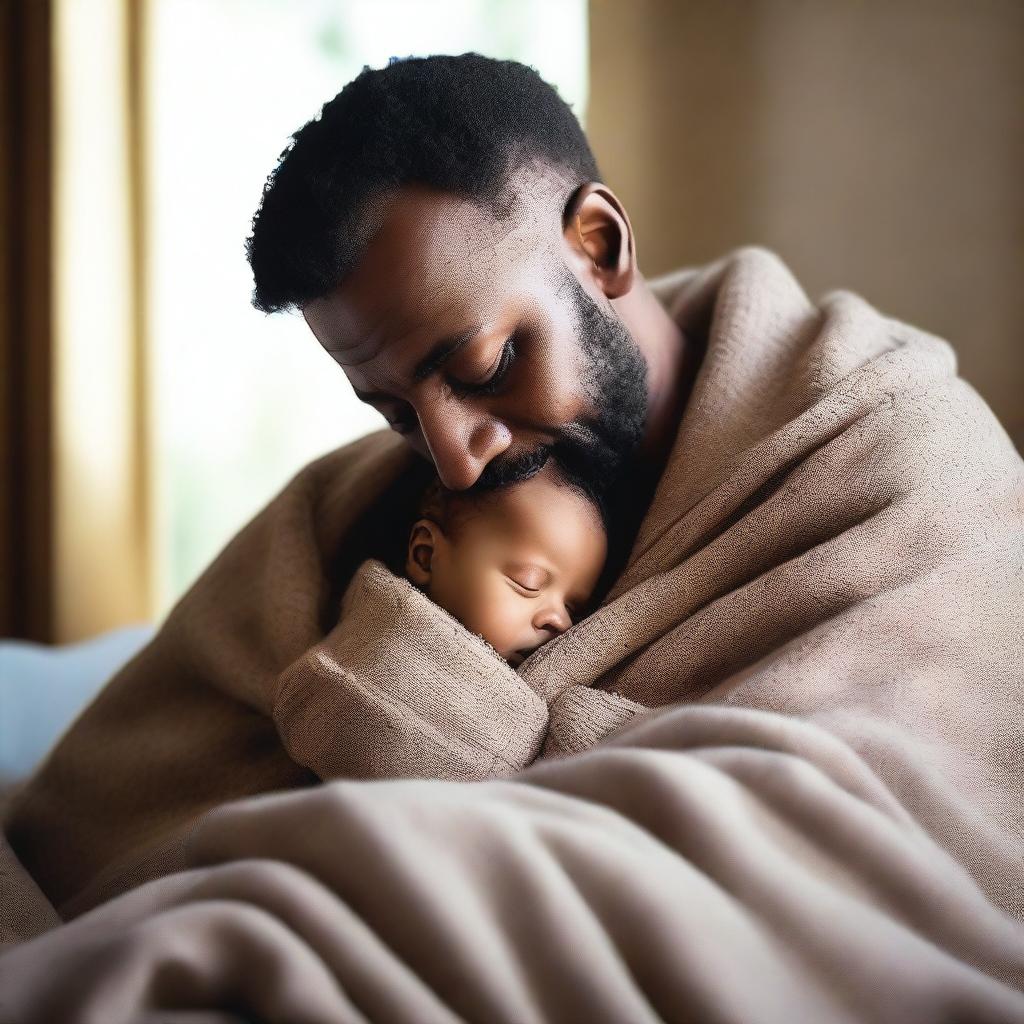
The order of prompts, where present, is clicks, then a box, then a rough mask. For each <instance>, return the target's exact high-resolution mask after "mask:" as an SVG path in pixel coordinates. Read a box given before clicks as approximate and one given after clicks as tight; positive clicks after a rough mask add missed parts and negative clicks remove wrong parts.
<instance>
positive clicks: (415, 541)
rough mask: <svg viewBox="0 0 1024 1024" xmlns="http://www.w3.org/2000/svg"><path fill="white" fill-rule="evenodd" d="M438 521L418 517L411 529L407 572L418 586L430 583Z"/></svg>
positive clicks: (406, 560)
mask: <svg viewBox="0 0 1024 1024" xmlns="http://www.w3.org/2000/svg"><path fill="white" fill-rule="evenodd" d="M436 531H437V523H433V522H431V521H430V520H429V519H417V520H416V522H415V523H413V526H412V529H411V530H410V531H409V550H408V553H407V555H406V559H405V574H406V576H408V577H409V579H410V580H412V582H413V583H415V584H416V585H417V586H418V587H425V586H427V585H429V583H430V576H431V569H432V566H433V562H434V552H435V549H436V544H437V533H436Z"/></svg>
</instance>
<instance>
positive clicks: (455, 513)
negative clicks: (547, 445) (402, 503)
mask: <svg viewBox="0 0 1024 1024" xmlns="http://www.w3.org/2000/svg"><path fill="white" fill-rule="evenodd" d="M548 465H549V466H550V467H551V468H550V469H549V470H547V471H548V472H550V473H551V475H552V479H554V480H556V481H557V482H558V483H559V484H560V485H562V486H565V487H569V488H570V489H571V490H573V491H575V493H576V494H578V495H579V496H580V497H582V498H584V499H586V500H587V501H589V502H590V504H591V506H592V508H593V509H594V511H596V512H597V514H598V517H599V518H600V520H601V526H602V527H603V528H604V530H605V532H606V533H608V532H610V526H611V523H610V521H609V512H608V505H607V502H606V501H604V499H603V497H602V496H601V495H600V494H599V493H596V492H591V491H589V490H587V489H586V488H584V487H582V486H580V485H579V484H577V483H576V482H575V481H571V480H569V479H568V478H567V477H566V476H565V475H564V474H563V473H562V472H561V470H560V469H559V467H558V464H557V463H556V462H553V461H549V463H548ZM508 486H511V487H514V486H516V485H515V484H510V485H508ZM501 492H502V488H492V489H491V490H486V491H480V492H475V491H474V492H470V493H467V492H466V491H453V490H450V489H449V488H447V487H445V486H444V484H442V483H441V480H440V478H439V477H436V476H435V477H434V478H433V479H432V480H431V481H430V482H429V483H428V484H427V487H426V489H425V490H424V492H423V494H422V496H421V498H420V501H419V505H418V507H417V510H416V518H417V519H429V520H431V521H432V522H435V523H437V525H438V526H440V527H441V529H442V530H444V532H445V533H446V534H447V535H448V536H449V537H456V536H458V531H459V528H460V527H461V526H462V525H463V524H464V523H465V522H466V520H467V519H468V518H469V517H470V516H472V515H473V514H474V513H479V512H481V511H483V509H485V508H486V506H487V504H488V503H489V502H491V501H494V500H496V499H497V498H498V497H500V495H501Z"/></svg>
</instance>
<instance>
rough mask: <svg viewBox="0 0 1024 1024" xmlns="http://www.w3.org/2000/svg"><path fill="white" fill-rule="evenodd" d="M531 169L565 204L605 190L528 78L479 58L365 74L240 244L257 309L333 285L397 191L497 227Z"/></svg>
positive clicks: (580, 138)
mask: <svg viewBox="0 0 1024 1024" xmlns="http://www.w3.org/2000/svg"><path fill="white" fill-rule="evenodd" d="M534 165H539V169H543V170H550V171H554V172H555V174H556V175H557V178H558V180H560V181H564V184H565V189H566V197H568V195H569V194H571V193H572V192H573V191H575V190H576V188H578V187H579V185H581V184H583V183H585V182H587V181H601V180H602V179H601V178H600V175H599V171H598V168H597V162H596V161H595V159H594V155H593V153H591V151H590V145H589V144H588V142H587V138H586V136H585V135H584V133H583V129H582V128H581V127H580V124H579V121H578V120H577V119H576V116H575V115H574V114H573V112H572V109H571V108H570V107H569V105H568V104H567V103H566V102H565V101H564V100H563V99H562V98H561V97H560V96H559V95H558V92H557V91H556V90H555V89H554V87H553V86H551V85H549V84H548V83H547V82H545V81H544V80H543V79H542V78H541V77H540V75H539V74H538V73H537V71H536V70H535V69H534V68H532V67H529V66H528V65H525V64H520V63H518V62H517V61H513V60H495V59H493V58H491V57H484V56H482V55H480V54H478V53H463V54H460V55H458V56H455V55H434V56H430V57H406V58H402V59H399V58H397V57H392V58H391V60H390V61H389V63H388V65H387V67H384V68H378V69H374V68H370V67H368V66H367V67H364V68H363V70H362V72H361V73H360V74H359V75H358V76H357V77H356V78H354V79H353V80H352V81H351V82H349V83H348V85H346V86H345V88H344V89H342V90H341V92H340V93H338V95H337V96H335V97H334V99H332V100H330V101H329V102H328V103H326V104H324V107H323V109H322V110H321V111H320V114H319V116H318V117H316V118H314V119H313V120H312V121H309V122H308V123H307V124H305V125H304V126H303V127H302V128H300V129H299V130H298V131H297V132H296V133H295V134H294V135H293V136H292V138H291V141H290V144H289V146H288V148H286V149H285V151H284V152H283V153H282V154H281V158H280V160H279V161H278V164H277V167H276V168H275V169H274V171H273V172H272V173H271V175H270V177H269V178H268V179H267V183H266V185H265V187H264V189H263V198H262V200H261V202H260V206H259V209H257V211H256V214H255V216H254V217H253V222H252V234H251V235H250V237H249V239H248V240H247V242H246V254H247V256H248V258H249V265H250V266H251V267H252V271H253V277H254V279H255V285H256V287H255V290H254V292H253V305H254V306H255V307H256V308H257V309H260V310H262V311H263V312H265V313H272V312H276V311H278V310H282V309H290V308H295V307H301V306H302V305H304V304H305V303H307V302H309V301H310V300H311V299H314V298H319V297H320V296H322V295H326V294H327V293H328V292H329V291H330V290H331V289H332V288H334V287H335V286H336V285H338V284H340V283H341V281H342V280H343V279H344V278H345V276H346V275H347V274H348V273H349V272H350V271H351V270H352V269H353V268H354V267H355V266H356V264H357V262H358V260H359V257H360V255H361V253H362V250H363V248H364V247H365V245H366V243H367V242H368V241H369V238H370V236H371V232H372V229H373V227H374V223H373V216H372V210H373V207H372V206H371V204H372V203H373V201H374V200H375V199H377V198H383V197H385V196H386V195H387V194H388V193H389V192H391V191H392V190H394V189H396V188H399V187H401V186H403V185H405V184H411V183H419V184H422V185H425V186H428V187H433V188H436V189H439V190H441V191H444V192H448V193H453V194H455V195H457V196H459V197H461V198H464V199H468V200H471V201H473V202H475V203H477V204H478V205H480V206H481V207H482V208H484V209H486V210H488V211H489V212H491V213H492V214H493V215H494V217H495V218H496V219H498V220H503V219H505V218H507V217H508V216H510V215H511V213H512V211H513V209H514V205H513V199H512V197H511V196H510V191H509V179H510V178H511V176H512V175H513V174H514V173H515V172H516V171H518V170H519V169H521V168H523V167H529V166H534Z"/></svg>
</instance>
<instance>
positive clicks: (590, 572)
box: [425, 470, 607, 667]
mask: <svg viewBox="0 0 1024 1024" xmlns="http://www.w3.org/2000/svg"><path fill="white" fill-rule="evenodd" d="M434 530H435V536H436V540H435V547H434V551H433V553H432V559H431V566H430V579H429V581H428V583H427V585H426V586H425V590H426V592H427V594H428V596H429V597H430V598H431V599H432V600H434V601H436V602H437V603H438V604H439V605H441V606H442V607H443V608H445V609H447V610H448V611H449V612H450V613H451V614H452V615H454V616H455V617H456V618H457V619H459V620H460V621H461V622H462V623H463V624H464V625H465V626H466V627H467V628H468V629H469V630H470V631H471V632H474V633H480V634H481V635H482V636H483V637H484V638H485V639H486V640H487V641H488V642H489V643H490V644H491V645H492V646H493V647H494V648H495V649H496V650H497V651H498V653H499V654H501V656H502V657H503V658H505V659H506V660H507V661H508V662H509V663H510V664H511V665H512V666H513V667H514V666H516V665H519V664H520V662H522V661H523V660H524V658H525V657H526V655H528V654H530V653H531V652H532V651H534V650H535V649H536V648H538V647H540V646H541V644H544V643H546V642H547V641H548V640H550V639H551V638H552V637H554V636H557V635H558V634H559V633H562V632H564V631H565V630H567V629H568V628H569V627H570V626H571V625H572V624H573V622H574V621H577V620H578V619H579V617H581V615H582V613H583V610H584V608H585V607H586V605H587V603H588V601H589V600H590V596H591V594H592V593H593V591H594V588H595V586H596V585H597V581H598V578H599V577H600V575H601V570H602V568H603V567H604V560H605V556H606V554H607V541H606V537H605V532H604V528H603V526H602V524H601V519H600V515H599V514H598V512H597V510H596V509H595V508H594V507H593V506H592V505H591V504H590V502H588V501H587V500H586V499H585V498H583V497H581V496H580V495H579V494H577V493H576V492H575V491H573V490H572V489H571V488H569V487H566V486H564V485H559V484H557V483H555V482H553V481H552V479H551V476H550V474H549V473H548V472H547V471H546V470H541V472H539V473H537V474H535V475H534V476H533V477H531V478H530V479H529V480H526V481H524V482H523V483H520V484H514V485H511V486H508V487H506V488H505V489H504V490H502V491H501V492H500V493H499V494H497V495H496V496H495V497H494V499H493V500H492V501H489V502H488V503H487V504H485V505H484V506H482V507H481V508H480V509H473V510H472V511H470V512H469V513H468V515H467V516H466V517H465V518H464V519H463V520H462V521H461V523H460V525H459V527H458V531H457V533H456V535H455V537H454V538H450V537H448V536H446V535H445V534H443V533H441V531H440V530H438V529H437V528H436V525H435V527H434Z"/></svg>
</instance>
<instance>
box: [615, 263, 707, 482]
mask: <svg viewBox="0 0 1024 1024" xmlns="http://www.w3.org/2000/svg"><path fill="white" fill-rule="evenodd" d="M613 306H614V308H615V311H616V312H617V313H618V314H619V316H620V317H621V319H622V322H623V323H624V324H625V325H626V329H627V330H628V331H629V333H630V335H631V336H632V337H633V339H634V341H636V343H637V345H638V346H639V348H640V350H641V352H643V355H644V359H645V361H646V363H647V425H646V428H645V430H644V436H643V439H642V440H641V442H640V444H639V446H638V447H637V449H636V452H635V453H634V456H633V463H634V466H633V468H634V470H635V471H636V475H637V476H638V477H639V478H640V479H641V480H642V479H644V478H653V479H654V481H655V482H656V481H657V479H658V478H659V477H660V476H661V474H662V472H663V471H664V468H665V464H666V462H667V461H668V456H669V453H670V452H671V450H672V444H673V442H674V441H675V436H676V432H677V430H678V429H679V422H680V420H681V418H682V415H683V411H684V410H685V408H686V403H687V401H688V400H689V396H690V391H691V390H692V387H693V379H694V376H695V374H696V369H697V364H698V362H699V358H698V356H699V354H698V353H697V351H696V346H695V345H694V344H693V343H692V342H691V340H690V339H689V338H687V336H686V335H685V334H684V333H683V331H682V329H681V328H680V327H679V325H678V324H677V323H676V322H675V321H674V320H673V319H672V317H670V316H669V314H668V312H667V311H666V309H665V307H664V306H663V305H662V304H661V302H660V301H659V300H658V298H657V297H656V296H655V294H654V292H652V291H651V289H650V287H649V286H648V284H647V281H646V280H645V279H644V277H643V275H642V274H640V273H639V272H638V273H637V281H636V283H635V284H634V285H633V287H632V288H631V289H630V290H629V292H628V293H627V294H626V295H624V296H622V297H621V298H619V299H614V300H613Z"/></svg>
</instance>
